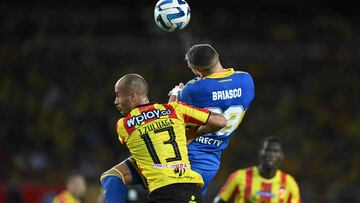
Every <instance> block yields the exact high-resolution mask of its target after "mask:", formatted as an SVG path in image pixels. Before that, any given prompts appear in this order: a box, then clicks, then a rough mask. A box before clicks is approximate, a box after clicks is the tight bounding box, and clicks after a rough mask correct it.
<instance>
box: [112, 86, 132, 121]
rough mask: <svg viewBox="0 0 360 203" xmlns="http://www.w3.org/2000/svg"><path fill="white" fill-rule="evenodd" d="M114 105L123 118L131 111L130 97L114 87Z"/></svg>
mask: <svg viewBox="0 0 360 203" xmlns="http://www.w3.org/2000/svg"><path fill="white" fill-rule="evenodd" d="M114 104H115V106H116V108H117V109H118V110H119V111H120V113H121V114H122V115H123V116H125V115H126V114H128V113H129V112H130V111H131V110H132V105H131V100H130V96H129V95H128V94H127V93H126V92H125V91H121V90H119V89H117V88H116V87H115V101H114Z"/></svg>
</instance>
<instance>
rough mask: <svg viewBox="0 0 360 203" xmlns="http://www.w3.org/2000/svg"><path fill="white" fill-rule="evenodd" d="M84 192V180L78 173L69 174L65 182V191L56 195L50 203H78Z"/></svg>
mask: <svg viewBox="0 0 360 203" xmlns="http://www.w3.org/2000/svg"><path fill="white" fill-rule="evenodd" d="M85 192H86V180H85V178H84V176H83V175H81V174H79V173H73V174H70V175H69V177H68V178H67V180H66V189H65V190H64V191H63V192H61V193H60V194H58V195H57V196H56V197H55V198H54V199H53V201H52V203H80V202H81V198H82V197H83V196H84V195H85Z"/></svg>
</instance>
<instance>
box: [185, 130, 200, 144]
mask: <svg viewBox="0 0 360 203" xmlns="http://www.w3.org/2000/svg"><path fill="white" fill-rule="evenodd" d="M197 128H198V127H196V128H190V127H186V131H185V134H186V138H187V144H189V143H190V142H192V141H193V139H195V138H196V137H197V134H196V130H197Z"/></svg>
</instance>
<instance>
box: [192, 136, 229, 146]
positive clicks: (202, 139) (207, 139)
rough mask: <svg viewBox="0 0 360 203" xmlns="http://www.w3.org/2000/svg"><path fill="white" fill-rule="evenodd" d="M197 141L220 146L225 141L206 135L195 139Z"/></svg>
mask: <svg viewBox="0 0 360 203" xmlns="http://www.w3.org/2000/svg"><path fill="white" fill-rule="evenodd" d="M195 141H197V142H200V143H202V144H207V145H213V146H220V145H221V143H222V142H223V141H222V140H217V139H213V138H210V137H206V136H199V137H197V138H196V139H195Z"/></svg>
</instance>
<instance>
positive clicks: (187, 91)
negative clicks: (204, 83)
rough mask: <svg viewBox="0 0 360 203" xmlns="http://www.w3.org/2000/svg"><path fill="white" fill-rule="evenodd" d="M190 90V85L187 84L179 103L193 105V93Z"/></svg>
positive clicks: (180, 94) (181, 93) (179, 97)
mask: <svg viewBox="0 0 360 203" xmlns="http://www.w3.org/2000/svg"><path fill="white" fill-rule="evenodd" d="M190 89H191V88H189V83H187V84H186V85H185V86H184V88H183V89H182V90H181V92H180V93H179V96H178V101H179V102H185V103H187V104H191V103H192V99H191V92H190Z"/></svg>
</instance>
